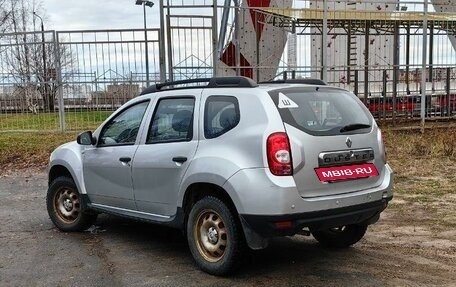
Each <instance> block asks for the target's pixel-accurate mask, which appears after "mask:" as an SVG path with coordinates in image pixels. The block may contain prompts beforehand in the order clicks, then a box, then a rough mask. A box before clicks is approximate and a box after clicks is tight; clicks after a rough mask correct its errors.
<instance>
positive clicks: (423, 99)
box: [421, 0, 428, 132]
mask: <svg viewBox="0 0 456 287" xmlns="http://www.w3.org/2000/svg"><path fill="white" fill-rule="evenodd" d="M427 13H428V0H424V19H423V51H422V52H423V53H422V58H421V61H422V62H421V69H422V70H421V130H422V132H424V123H425V120H426V119H425V118H426V58H427V51H426V50H427V32H428V31H427V29H428V22H427V17H428V15H427Z"/></svg>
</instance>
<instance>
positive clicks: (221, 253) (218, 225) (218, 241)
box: [187, 196, 244, 275]
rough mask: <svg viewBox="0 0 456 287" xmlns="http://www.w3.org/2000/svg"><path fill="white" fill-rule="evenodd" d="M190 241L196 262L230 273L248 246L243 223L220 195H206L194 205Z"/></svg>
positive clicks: (216, 272) (207, 269)
mask: <svg viewBox="0 0 456 287" xmlns="http://www.w3.org/2000/svg"><path fill="white" fill-rule="evenodd" d="M187 240H188V245H189V247H190V251H191V253H192V255H193V258H194V259H195V261H196V264H197V265H198V267H199V268H201V269H202V270H203V271H205V272H207V273H209V274H213V275H225V274H228V273H230V272H232V271H234V270H235V268H236V267H237V266H238V264H239V262H240V257H241V252H242V249H243V246H244V244H243V236H242V232H241V227H240V224H239V222H238V220H237V217H236V216H235V214H233V212H232V211H231V210H230V209H229V208H228V207H227V205H226V204H225V203H224V202H223V201H221V200H220V199H218V198H215V197H212V196H207V197H204V198H203V199H201V200H199V201H198V202H197V203H195V205H194V206H193V207H192V210H191V211H190V214H189V217H188V222H187Z"/></svg>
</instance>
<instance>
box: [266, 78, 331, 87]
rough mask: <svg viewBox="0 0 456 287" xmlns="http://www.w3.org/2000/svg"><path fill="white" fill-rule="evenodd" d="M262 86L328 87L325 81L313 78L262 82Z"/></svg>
mask: <svg viewBox="0 0 456 287" xmlns="http://www.w3.org/2000/svg"><path fill="white" fill-rule="evenodd" d="M260 84H307V85H319V86H327V85H328V84H327V83H326V82H325V81H323V80H320V79H313V78H306V79H287V80H275V81H266V82H260Z"/></svg>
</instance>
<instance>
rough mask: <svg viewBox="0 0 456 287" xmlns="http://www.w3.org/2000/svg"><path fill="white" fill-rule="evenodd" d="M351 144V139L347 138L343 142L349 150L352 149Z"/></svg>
mask: <svg viewBox="0 0 456 287" xmlns="http://www.w3.org/2000/svg"><path fill="white" fill-rule="evenodd" d="M352 143H353V142H352V140H351V138H349V137H347V139H346V140H345V144H346V145H347V146H348V147H349V148H350V147H352Z"/></svg>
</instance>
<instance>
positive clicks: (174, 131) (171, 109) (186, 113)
mask: <svg viewBox="0 0 456 287" xmlns="http://www.w3.org/2000/svg"><path fill="white" fill-rule="evenodd" d="M194 109H195V99H194V98H167V99H162V100H160V101H159V102H158V104H157V107H156V108H155V112H154V116H153V118H152V121H151V124H150V127H149V132H148V135H147V141H146V144H155V143H166V142H182V141H191V140H192V138H193V114H194Z"/></svg>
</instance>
